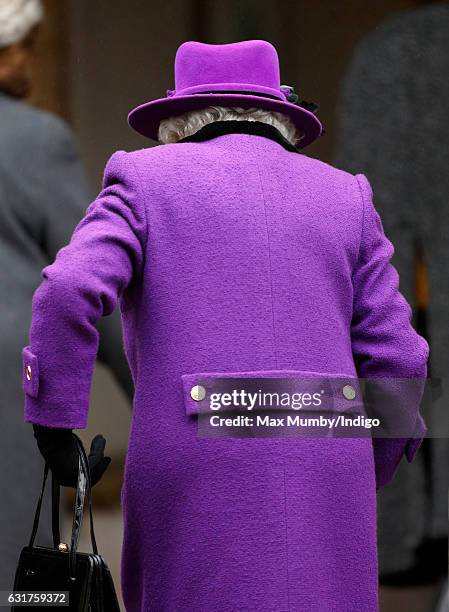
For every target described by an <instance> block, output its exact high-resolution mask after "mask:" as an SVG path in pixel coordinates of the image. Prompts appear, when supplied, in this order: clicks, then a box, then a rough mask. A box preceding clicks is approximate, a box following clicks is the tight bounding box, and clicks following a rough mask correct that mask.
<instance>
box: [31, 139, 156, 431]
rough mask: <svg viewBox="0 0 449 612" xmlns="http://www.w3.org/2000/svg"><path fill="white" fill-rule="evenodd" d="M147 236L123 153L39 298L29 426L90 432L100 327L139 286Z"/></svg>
mask: <svg viewBox="0 0 449 612" xmlns="http://www.w3.org/2000/svg"><path fill="white" fill-rule="evenodd" d="M146 235H147V232H146V218H145V209H144V203H143V201H142V199H141V197H140V194H139V181H138V179H137V177H136V169H135V166H134V164H133V160H132V159H131V155H130V154H127V153H125V152H124V151H118V152H116V153H114V154H113V155H112V157H111V158H110V159H109V161H108V163H107V164H106V168H105V172H104V177H103V186H102V190H101V192H100V193H99V195H98V196H97V198H96V199H95V200H94V201H93V202H92V203H91V204H90V205H89V206H88V208H87V209H86V213H85V215H84V217H83V218H82V219H81V221H80V222H79V223H78V225H77V226H76V228H75V230H74V232H73V234H72V237H71V239H70V242H69V243H68V244H67V245H66V246H64V247H63V248H61V249H60V250H59V251H58V252H57V254H56V257H55V260H54V261H53V263H51V264H50V265H48V266H46V267H45V268H43V270H42V272H41V276H42V279H43V280H42V282H41V284H40V285H39V286H38V288H37V289H36V291H35V293H34V295H33V300H32V318H31V325H30V330H29V344H28V345H27V346H25V347H23V349H22V357H23V360H22V361H23V372H22V376H23V379H22V380H23V383H22V384H23V389H24V392H25V405H24V418H25V421H27V422H31V423H36V424H39V425H44V426H47V427H63V428H72V429H82V428H85V427H86V426H87V416H88V409H89V397H90V387H91V382H92V375H93V369H94V365H95V359H96V356H97V351H98V345H99V332H98V330H97V328H96V323H97V322H98V320H99V319H100V317H104V316H108V315H110V314H111V313H112V312H113V311H114V309H115V307H116V305H117V303H118V301H119V300H120V299H121V298H125V297H129V291H128V290H130V289H131V287H134V286H135V285H136V284H137V283H138V282H139V278H140V276H141V274H142V270H143V266H144V254H145V242H146Z"/></svg>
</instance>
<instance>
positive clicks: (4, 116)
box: [0, 0, 133, 590]
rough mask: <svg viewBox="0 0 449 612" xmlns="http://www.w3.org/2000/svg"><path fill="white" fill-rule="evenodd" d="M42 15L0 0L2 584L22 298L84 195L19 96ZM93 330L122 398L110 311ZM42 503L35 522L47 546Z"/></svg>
mask: <svg viewBox="0 0 449 612" xmlns="http://www.w3.org/2000/svg"><path fill="white" fill-rule="evenodd" d="M42 17H43V14H42V6H41V3H40V2H39V1H38V0H0V377H1V396H0V420H1V428H2V439H1V444H0V499H1V500H2V503H1V510H0V560H1V562H0V590H2V589H9V588H11V587H12V581H13V577H14V570H15V567H16V564H17V558H18V554H19V552H20V548H21V546H22V545H24V544H25V543H26V542H27V541H28V538H29V534H30V532H31V526H32V518H33V514H34V509H35V502H36V500H37V496H38V492H39V488H40V485H41V480H42V470H43V463H42V462H41V460H40V459H41V458H40V455H39V453H38V452H36V441H35V439H34V438H33V435H32V432H30V430H29V428H28V427H27V426H26V425H25V424H24V423H23V391H22V388H21V375H20V370H21V365H20V364H21V347H22V346H23V343H24V340H25V339H26V330H27V327H28V325H29V322H30V318H31V297H32V295H33V292H34V290H35V288H36V287H37V286H38V284H39V282H40V281H41V276H40V273H41V270H42V268H43V267H44V266H45V265H46V264H48V263H49V262H51V261H53V259H54V258H55V256H56V253H57V252H58V250H59V249H60V248H61V247H62V246H64V245H65V244H66V243H67V241H68V240H69V238H70V235H71V233H72V232H73V229H74V227H75V226H76V224H77V223H78V222H79V221H80V219H81V218H82V216H83V214H84V213H85V210H86V206H87V203H88V202H89V199H90V197H91V193H90V188H89V186H88V183H87V180H86V176H85V172H84V169H83V165H82V163H81V161H80V158H79V155H78V152H77V147H76V145H75V142H74V139H73V136H72V134H71V132H70V129H69V128H68V126H67V125H66V124H65V123H64V122H63V121H62V120H61V119H60V118H58V117H56V116H54V115H51V114H49V113H47V112H44V111H42V110H37V109H35V108H32V107H31V106H29V105H27V104H26V103H25V101H24V98H26V96H27V95H28V94H29V92H30V90H31V86H32V62H33V59H34V43H35V40H36V36H37V30H38V27H39V23H40V22H41V20H42ZM98 329H99V331H100V347H99V352H98V358H99V359H100V360H101V361H102V362H104V363H105V364H107V365H108V366H110V367H111V369H112V372H113V373H114V375H115V377H116V379H117V381H118V382H119V384H120V386H121V387H122V389H124V391H125V392H126V394H127V395H128V397H129V398H130V399H131V397H132V395H133V385H132V380H131V377H130V373H129V368H128V365H127V362H126V359H125V356H124V353H123V348H122V336H121V328H120V321H119V316H118V313H117V314H115V315H113V316H111V317H108V318H105V319H103V320H102V321H101V322H99V325H98ZM48 497H49V496H48ZM49 506H50V504H49V503H47V502H46V505H45V507H44V510H43V511H44V512H45V515H44V516H43V520H42V521H41V526H42V527H41V531H40V534H41V542H42V543H43V544H47V545H49V544H50V542H51V536H50V522H51V521H50V516H49V512H50V508H49Z"/></svg>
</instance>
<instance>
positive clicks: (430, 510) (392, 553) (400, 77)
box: [336, 4, 449, 573]
mask: <svg viewBox="0 0 449 612" xmlns="http://www.w3.org/2000/svg"><path fill="white" fill-rule="evenodd" d="M448 32H449V6H448V5H445V4H438V5H431V6H429V7H426V8H423V9H417V10H413V11H407V12H403V13H400V14H398V15H397V16H394V17H393V18H391V19H389V20H388V21H387V22H385V23H383V24H381V25H380V26H379V27H377V28H376V30H375V31H373V32H372V33H370V34H369V35H368V36H366V37H365V38H364V39H363V40H362V41H361V43H360V44H359V45H358V47H357V49H356V51H355V54H354V56H353V59H352V63H351V65H350V69H349V71H348V73H347V76H346V79H345V81H344V86H343V91H342V95H341V98H340V102H339V106H338V119H339V121H340V130H339V135H338V141H337V151H336V164H337V165H338V166H339V167H341V168H344V169H346V170H348V171H349V172H354V173H355V172H362V173H365V174H366V175H367V177H368V179H369V180H370V181H371V184H372V186H373V189H374V193H375V194H376V207H377V209H378V211H379V213H380V215H381V217H382V220H383V224H384V228H385V231H386V234H387V235H388V237H389V238H390V240H391V241H392V242H393V244H394V246H395V250H396V252H395V255H394V258H393V264H394V265H395V266H396V268H397V269H398V271H399V275H400V278H401V291H402V293H403V294H404V295H405V297H406V298H407V300H408V301H409V302H410V303H412V304H413V303H416V289H415V245H416V244H417V243H419V244H421V247H422V249H423V252H424V259H425V263H426V265H427V268H428V273H429V293H430V307H429V310H428V331H429V336H430V373H431V375H432V376H433V377H444V378H445V379H447V377H448V367H449V172H448V164H449V159H448V157H449V156H448V135H449V127H448V126H449V79H448V74H449V36H448ZM446 408H447V409H448V410H449V406H446ZM446 423H447V420H446ZM434 424H435V423H434ZM436 425H437V427H439V428H440V430H441V429H442V427H443V425H444V424H443V423H436ZM426 442H427V441H426ZM428 442H429V444H430V451H431V456H432V470H431V482H430V484H431V486H432V491H433V493H432V495H431V496H429V495H428V494H427V492H426V485H425V470H424V457H423V453H422V452H421V453H418V454H417V457H416V459H415V461H414V462H413V463H412V464H406V463H405V462H403V464H402V465H401V466H400V468H399V471H398V474H397V477H396V479H395V481H393V483H392V484H391V485H389V486H388V487H386V488H385V489H383V490H382V491H381V492H380V494H379V540H380V542H379V553H380V560H379V561H380V569H381V571H383V572H388V573H390V572H398V571H403V570H407V569H408V568H410V567H411V565H412V564H413V551H414V550H415V549H416V546H417V545H419V544H420V543H421V542H422V541H423V539H425V538H426V537H435V538H438V537H444V536H447V530H448V514H447V499H448V498H447V493H448V486H449V443H448V440H447V439H441V438H440V439H434V440H429V441H428Z"/></svg>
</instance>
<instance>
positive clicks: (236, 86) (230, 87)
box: [167, 83, 286, 102]
mask: <svg viewBox="0 0 449 612" xmlns="http://www.w3.org/2000/svg"><path fill="white" fill-rule="evenodd" d="M210 93H212V94H214V93H217V94H219V93H222V94H245V95H252V96H262V97H266V98H273V99H275V100H281V101H282V102H285V100H286V95H285V93H284V92H283V91H282V90H280V89H273V88H272V87H265V86H264V85H255V84H254V83H205V84H202V85H194V86H192V87H184V88H183V89H178V90H173V89H168V90H167V97H178V96H188V95H192V94H210Z"/></svg>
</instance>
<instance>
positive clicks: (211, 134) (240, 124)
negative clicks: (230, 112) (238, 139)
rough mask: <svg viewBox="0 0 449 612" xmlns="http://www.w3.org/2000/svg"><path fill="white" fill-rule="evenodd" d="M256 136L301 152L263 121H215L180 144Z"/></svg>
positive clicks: (182, 140) (288, 149) (272, 126)
mask: <svg viewBox="0 0 449 612" xmlns="http://www.w3.org/2000/svg"><path fill="white" fill-rule="evenodd" d="M232 133H239V134H256V135H258V136H265V137H266V138H271V140H274V141H276V142H278V143H279V144H281V145H282V146H283V147H284V148H285V149H287V151H294V152H295V153H300V150H299V149H298V148H297V147H295V146H294V145H292V144H291V143H290V142H289V141H288V140H287V139H286V138H284V136H283V135H282V134H281V132H280V131H279V130H278V129H277V128H275V127H274V125H270V124H269V123H264V122H263V121H246V120H242V121H239V120H237V119H236V120H234V119H232V120H229V121H226V120H225V121H213V122H212V123H207V124H206V125H204V126H203V127H202V128H200V129H199V130H198V131H197V132H195V133H194V134H192V135H191V136H186V137H185V138H182V139H181V140H178V143H180V142H201V141H203V140H208V139H209V138H215V137H216V136H221V135H222V134H232Z"/></svg>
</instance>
